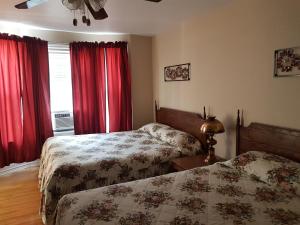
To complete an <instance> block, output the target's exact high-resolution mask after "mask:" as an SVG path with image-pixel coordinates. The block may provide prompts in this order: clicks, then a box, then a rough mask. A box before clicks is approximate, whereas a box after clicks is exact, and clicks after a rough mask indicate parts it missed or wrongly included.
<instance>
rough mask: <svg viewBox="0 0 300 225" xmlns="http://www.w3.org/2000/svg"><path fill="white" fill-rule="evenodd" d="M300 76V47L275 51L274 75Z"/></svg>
mask: <svg viewBox="0 0 300 225" xmlns="http://www.w3.org/2000/svg"><path fill="white" fill-rule="evenodd" d="M292 76H300V47H293V48H285V49H278V50H276V51H275V60H274V77H292Z"/></svg>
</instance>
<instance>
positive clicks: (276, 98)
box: [153, 0, 300, 158]
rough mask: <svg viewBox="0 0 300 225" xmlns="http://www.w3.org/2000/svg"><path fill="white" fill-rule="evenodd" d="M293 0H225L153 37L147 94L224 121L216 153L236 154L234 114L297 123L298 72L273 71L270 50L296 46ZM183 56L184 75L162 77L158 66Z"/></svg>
mask: <svg viewBox="0 0 300 225" xmlns="http://www.w3.org/2000/svg"><path fill="white" fill-rule="evenodd" d="M299 9H300V1H297V0H284V1H282V0H263V1H262V0H232V1H231V3H230V4H228V5H227V6H224V7H222V8H219V9H216V10H214V11H211V12H209V13H207V14H206V15H203V16H199V17H197V18H193V19H191V20H189V21H186V22H185V23H184V24H182V25H181V26H179V27H177V28H176V29H173V30H170V31H166V32H164V33H162V34H160V35H157V36H156V37H154V39H153V72H154V78H153V79H154V99H157V100H159V102H160V105H161V106H164V107H171V108H177V109H182V110H187V111H194V112H202V107H203V106H204V105H205V106H207V107H209V109H210V113H211V114H214V115H216V116H217V118H218V119H220V120H221V121H222V122H223V123H224V125H225V128H226V133H225V134H220V135H217V139H218V141H219V143H218V145H217V146H216V148H217V154H219V155H220V156H225V157H227V158H229V157H231V156H233V155H234V154H235V130H234V129H235V118H236V111H237V109H243V110H244V119H245V124H246V125H248V124H249V123H250V122H262V123H267V124H273V125H278V126H284V127H291V128H300V118H299V116H300V77H292V78H273V59H274V50H275V49H279V48H286V47H292V46H300V29H299V27H300V13H299ZM186 62H190V63H191V67H192V69H191V70H192V74H191V75H192V77H191V81H189V82H164V78H163V68H164V66H168V65H174V64H180V63H186Z"/></svg>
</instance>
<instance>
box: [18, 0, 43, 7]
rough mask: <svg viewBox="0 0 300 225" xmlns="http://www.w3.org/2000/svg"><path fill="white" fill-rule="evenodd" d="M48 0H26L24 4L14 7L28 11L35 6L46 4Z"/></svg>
mask: <svg viewBox="0 0 300 225" xmlns="http://www.w3.org/2000/svg"><path fill="white" fill-rule="evenodd" d="M47 1H48V0H28V1H25V2H22V3H20V4H17V5H15V7H16V8H17V9H30V8H32V7H35V6H37V5H40V4H42V3H44V2H47Z"/></svg>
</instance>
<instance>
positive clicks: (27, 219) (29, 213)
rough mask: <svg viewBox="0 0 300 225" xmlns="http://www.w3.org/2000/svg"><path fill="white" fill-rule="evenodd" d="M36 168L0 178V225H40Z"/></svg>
mask: <svg viewBox="0 0 300 225" xmlns="http://www.w3.org/2000/svg"><path fill="white" fill-rule="evenodd" d="M37 176H38V167H37V166H35V167H31V168H25V169H22V170H21V171H19V170H18V171H17V172H12V173H10V174H8V175H4V176H0V224H1V225H42V224H43V223H42V220H41V218H40V215H39V205H40V193H39V190H38V179H37Z"/></svg>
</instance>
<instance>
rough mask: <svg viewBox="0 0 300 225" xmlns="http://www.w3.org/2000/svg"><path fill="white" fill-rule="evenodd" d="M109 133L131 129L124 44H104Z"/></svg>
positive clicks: (129, 92)
mask: <svg viewBox="0 0 300 225" xmlns="http://www.w3.org/2000/svg"><path fill="white" fill-rule="evenodd" d="M106 64H107V86H108V107H109V128H110V132H116V131H127V130H131V129H132V103H131V75H130V71H129V65H128V53H127V43H126V42H116V43H107V44H106Z"/></svg>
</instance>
